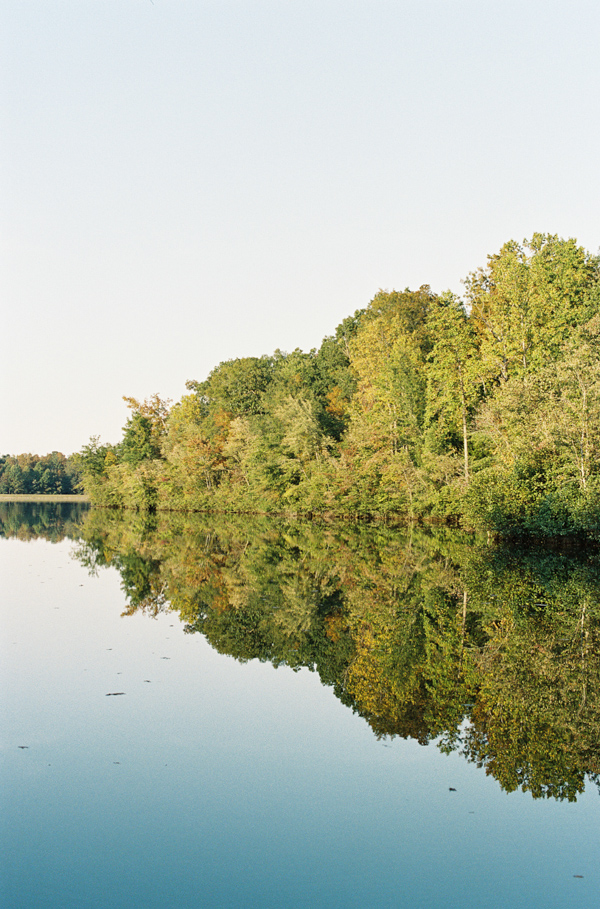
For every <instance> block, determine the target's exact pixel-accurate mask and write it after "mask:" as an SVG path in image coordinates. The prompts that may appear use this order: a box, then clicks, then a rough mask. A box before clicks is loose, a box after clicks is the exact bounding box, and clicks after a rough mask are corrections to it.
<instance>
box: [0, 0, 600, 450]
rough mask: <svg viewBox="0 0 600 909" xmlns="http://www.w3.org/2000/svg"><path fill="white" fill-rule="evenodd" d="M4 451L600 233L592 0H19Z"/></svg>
mask: <svg viewBox="0 0 600 909" xmlns="http://www.w3.org/2000/svg"><path fill="white" fill-rule="evenodd" d="M0 59H1V62H0V83H1V86H2V87H1V88H0V111H1V113H0V118H1V129H0V193H1V199H2V202H1V205H0V230H1V233H2V243H1V262H0V268H1V271H0V293H1V298H2V321H1V326H2V330H1V337H2V355H1V363H2V369H1V376H2V378H1V382H2V399H1V408H2V409H1V414H2V417H1V419H0V454H17V453H21V452H32V453H37V454H46V453H47V452H50V451H52V450H58V451H62V452H63V453H65V454H70V453H71V452H73V451H77V450H79V449H81V447H82V446H83V445H84V444H86V443H87V442H88V440H89V438H90V437H91V436H100V439H101V442H113V443H114V442H117V441H118V440H119V439H120V437H121V429H122V426H123V424H124V423H125V421H126V419H127V415H128V413H129V411H128V409H127V405H126V404H125V403H124V402H123V400H122V396H123V395H128V396H133V397H136V398H138V399H143V398H146V397H149V396H151V395H152V394H154V393H158V394H160V395H161V397H166V398H171V399H173V400H178V399H180V398H181V396H182V395H183V394H185V393H186V389H185V382H186V380H202V379H204V378H206V376H207V375H208V374H209V373H210V371H211V370H212V369H213V368H214V367H215V366H217V365H218V363H220V362H221V361H223V360H228V359H232V358H235V357H242V356H260V355H261V354H270V353H272V352H273V351H274V350H276V349H280V350H284V351H291V350H294V349H295V348H297V347H299V348H301V349H302V350H310V349H311V348H314V347H318V346H319V345H320V343H321V341H322V339H323V338H324V337H325V336H327V335H331V334H333V333H334V331H335V328H336V326H337V325H338V324H339V323H340V322H341V321H342V319H344V318H345V317H346V316H347V315H350V314H351V313H353V312H354V311H355V310H356V309H359V308H362V307H364V306H366V305H367V304H368V302H369V300H370V299H372V297H373V296H374V295H375V293H377V291H378V290H379V289H380V288H383V289H385V290H392V289H404V288H405V287H410V288H413V289H414V288H418V287H419V286H421V285H422V284H429V285H430V286H431V288H432V289H433V290H434V291H436V292H441V291H443V290H446V289H451V290H453V291H454V292H456V293H458V294H461V292H462V290H463V285H462V283H461V282H462V281H463V280H464V278H465V277H466V276H467V275H468V274H469V272H471V271H473V270H475V269H477V268H479V267H480V266H485V264H486V261H487V256H488V255H491V254H493V253H495V252H497V251H498V250H499V249H500V247H501V246H502V244H503V243H505V242H507V241H508V240H510V239H515V240H518V241H522V240H523V239H525V238H530V237H531V236H532V234H533V233H534V232H536V231H540V232H544V233H551V234H558V235H559V236H561V237H565V238H566V237H576V238H577V240H578V241H579V243H580V244H581V245H582V246H584V247H585V248H586V249H587V250H589V251H590V252H592V253H598V251H599V247H600V111H599V109H598V106H599V101H598V99H599V98H600V3H598V0H569V2H564V0H521V2H518V3H515V2H502V0H499V2H496V0H490V2H485V0H465V2H462V0H414V2H413V0H410V2H407V0H314V2H313V0H218V2H216V0H215V2H212V0H43V2H42V0H19V2H18V3H16V2H15V0H0Z"/></svg>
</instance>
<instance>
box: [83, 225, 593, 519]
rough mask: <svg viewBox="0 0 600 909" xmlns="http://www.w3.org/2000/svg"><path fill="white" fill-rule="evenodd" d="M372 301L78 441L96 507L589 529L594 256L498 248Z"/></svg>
mask: <svg viewBox="0 0 600 909" xmlns="http://www.w3.org/2000/svg"><path fill="white" fill-rule="evenodd" d="M464 285H465V293H464V299H463V298H459V297H458V296H457V295H455V294H453V293H450V292H447V293H443V294H435V293H433V292H432V290H431V289H430V287H429V286H422V287H420V288H419V289H418V290H416V291H415V290H409V289H406V290H404V291H395V290H394V291H383V290H382V291H379V292H378V293H377V294H376V295H375V297H374V298H373V299H372V300H371V302H370V303H369V305H368V306H367V307H365V308H364V309H362V310H358V311H357V312H355V313H354V315H352V316H349V317H348V318H346V319H345V320H344V321H343V322H342V323H341V324H340V325H339V326H338V328H337V329H336V332H335V334H334V335H333V336H331V337H327V338H325V339H324V340H323V342H322V344H321V346H320V347H319V348H318V349H314V350H311V351H310V352H308V353H305V352H303V351H301V350H299V349H297V350H294V351H292V352H291V353H285V352H282V351H279V350H277V351H275V353H274V354H272V355H269V356H267V355H265V356H260V357H243V358H239V359H235V360H229V361H226V362H223V363H221V364H219V365H218V366H217V367H216V368H215V369H213V370H212V372H211V373H210V375H209V376H208V377H207V378H206V379H205V380H203V381H190V382H188V383H187V390H188V393H187V394H186V395H184V396H183V398H182V399H181V400H180V401H179V402H177V403H176V404H174V405H172V403H171V402H170V401H166V400H163V399H161V398H160V397H159V396H158V395H154V396H152V397H150V398H148V399H147V400H145V401H143V402H140V401H137V400H135V399H134V398H126V399H125V400H126V401H127V403H128V405H129V407H130V409H131V414H130V417H129V419H128V420H127V423H126V425H125V427H124V431H123V438H122V440H121V441H120V442H119V443H118V444H117V445H101V444H100V442H99V440H98V439H97V438H94V439H92V440H90V443H89V444H88V445H86V446H85V447H84V449H83V451H82V452H81V453H80V464H81V469H82V472H83V477H84V486H85V490H86V492H88V493H89V494H90V496H91V498H92V501H93V502H95V503H96V504H99V505H105V506H114V507H126V508H135V509H141V510H145V511H153V510H156V509H158V510H163V509H164V510H180V511H203V510H213V511H222V512H235V511H237V512H264V513H295V514H311V513H312V514H314V513H330V514H335V515H340V516H359V517H368V516H373V515H377V516H382V517H384V518H386V519H392V518H396V519H398V518H410V519H429V520H438V521H447V522H456V523H461V524H462V525H463V526H465V527H470V528H479V529H485V530H488V531H491V532H494V533H496V534H500V535H519V534H533V535H548V534H577V533H581V534H587V535H590V536H596V535H597V534H598V532H599V530H600V508H599V505H600V467H599V465H600V356H599V354H600V257H598V256H596V255H592V254H590V253H589V252H587V251H586V250H585V249H583V248H582V247H581V246H579V245H578V244H577V242H576V241H575V240H573V239H569V240H563V239H561V238H559V237H557V236H553V235H549V234H535V235H534V236H533V237H532V238H531V240H525V241H523V243H517V242H515V241H510V242H508V243H506V244H505V245H504V246H503V247H502V248H501V250H500V251H499V252H498V253H497V254H494V255H491V256H489V257H488V261H487V264H486V265H485V266H484V267H481V268H479V269H477V270H476V271H474V272H472V273H471V274H470V275H469V276H468V277H467V278H466V280H465V282H464Z"/></svg>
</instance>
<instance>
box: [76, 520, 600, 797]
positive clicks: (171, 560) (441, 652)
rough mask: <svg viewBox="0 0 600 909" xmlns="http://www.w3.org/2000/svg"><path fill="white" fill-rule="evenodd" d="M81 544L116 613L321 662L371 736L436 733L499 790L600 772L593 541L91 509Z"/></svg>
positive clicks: (314, 664)
mask: <svg viewBox="0 0 600 909" xmlns="http://www.w3.org/2000/svg"><path fill="white" fill-rule="evenodd" d="M78 533H79V536H80V539H79V541H78V542H77V544H76V557H77V558H78V559H79V560H80V561H81V562H82V563H83V564H85V565H86V566H87V567H88V569H89V570H90V571H97V570H99V569H100V568H101V567H103V566H109V565H111V566H114V567H116V568H117V569H118V571H119V572H120V575H121V578H122V586H123V590H124V591H125V593H126V596H127V604H128V605H127V608H126V610H125V614H126V615H131V614H132V613H134V612H136V611H143V612H145V613H147V614H149V615H151V616H153V615H154V616H155V615H157V614H158V613H159V612H163V611H166V610H169V611H173V612H176V613H178V615H179V617H180V619H181V621H182V622H183V623H184V626H185V631H186V632H187V633H190V634H192V633H196V632H199V633H201V634H203V635H205V636H206V638H207V640H208V641H209V642H210V644H211V645H212V646H213V647H214V648H215V649H216V650H218V651H219V652H221V653H224V654H230V655H231V656H234V657H235V658H236V659H237V660H240V661H242V662H244V661H248V660H252V659H258V660H261V661H268V662H271V663H272V664H273V665H275V666H279V665H283V664H285V665H287V666H290V667H292V668H293V669H298V668H300V667H308V668H310V669H311V670H313V671H316V672H317V673H318V674H319V676H320V678H321V680H322V682H323V684H325V685H329V686H332V687H333V689H334V691H335V694H336V695H337V697H338V698H339V699H340V700H341V701H342V702H343V703H344V704H346V705H348V706H349V707H350V708H351V709H352V710H354V711H355V712H356V713H358V714H360V715H361V716H362V717H364V719H365V720H366V721H367V722H368V723H369V725H370V726H371V728H372V729H373V732H374V733H375V734H376V735H377V736H379V737H385V736H401V737H404V738H408V737H410V738H414V739H416V740H417V741H418V742H420V743H422V744H426V743H428V742H430V741H432V740H435V741H436V742H437V744H438V746H439V747H440V748H441V749H442V750H444V751H447V752H450V751H455V750H457V751H459V752H461V753H462V754H463V755H464V756H465V758H466V759H467V760H469V761H472V762H475V763H476V764H477V765H479V766H480V767H482V768H484V769H485V771H486V773H488V774H490V775H492V776H493V777H494V778H495V779H497V780H498V782H499V783H500V785H501V786H502V787H503V788H504V789H505V790H507V791H512V790H516V789H521V790H527V791H530V792H531V794H532V795H533V797H534V798H539V797H551V798H556V799H569V800H575V799H576V798H577V795H578V793H580V792H581V791H582V790H583V788H584V785H585V781H586V779H591V780H593V781H594V782H595V783H596V784H597V783H598V775H599V773H600V697H599V692H600V630H599V619H600V606H599V602H600V570H599V569H598V567H597V565H596V561H595V556H594V554H591V553H586V552H577V553H561V552H548V551H545V552H542V553H540V552H534V551H516V550H515V549H508V548H494V547H491V546H488V545H486V544H485V543H483V542H481V541H480V542H478V541H477V540H475V539H474V538H473V537H470V536H467V535H462V534H460V533H458V532H453V531H449V530H447V529H445V530H443V531H441V532H433V531H431V530H424V529H418V528H408V529H404V530H397V529H390V528H387V527H385V526H365V525H359V526H355V525H351V524H340V523H336V524H335V525H334V524H328V523H326V522H323V523H315V522H313V523H308V522H307V523H304V522H285V521H277V520H272V519H261V518H256V517H253V518H251V519H248V518H243V517H238V518H233V519H229V518H228V519H226V520H225V519H221V518H219V517H218V516H214V515H211V516H206V515H205V516H193V515H170V516H169V515H164V514H161V515H158V516H155V517H153V518H152V519H151V520H150V521H148V519H147V518H145V517H144V516H143V515H139V514H136V515H130V516H129V517H127V518H123V516H122V514H119V513H115V512H111V511H95V510H93V509H92V510H91V511H89V512H88V513H87V514H86V516H85V520H84V522H83V525H82V527H81V529H80V530H79V531H78Z"/></svg>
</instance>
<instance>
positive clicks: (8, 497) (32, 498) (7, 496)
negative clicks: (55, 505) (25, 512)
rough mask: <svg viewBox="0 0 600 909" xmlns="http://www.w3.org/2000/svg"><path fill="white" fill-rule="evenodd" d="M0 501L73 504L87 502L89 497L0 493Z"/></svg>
mask: <svg viewBox="0 0 600 909" xmlns="http://www.w3.org/2000/svg"><path fill="white" fill-rule="evenodd" d="M0 502H20V503H22V504H24V505H26V504H27V503H28V502H40V503H44V502H48V503H50V502H73V504H75V505H76V504H77V503H79V504H81V505H83V504H89V502H90V497H89V496H87V495H59V494H56V495H53V494H48V495H31V494H24V495H18V494H16V493H2V494H0Z"/></svg>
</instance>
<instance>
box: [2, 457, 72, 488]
mask: <svg viewBox="0 0 600 909" xmlns="http://www.w3.org/2000/svg"><path fill="white" fill-rule="evenodd" d="M78 460H79V459H78V457H77V456H72V457H65V455H64V454H62V453H61V452H60V451H53V452H51V453H50V454H47V455H42V456H40V455H35V454H19V455H0V493H5V494H6V493H9V494H16V495H33V494H36V495H48V494H61V495H72V494H75V493H77V492H80V491H81V489H80V484H81V474H80V471H79V466H78Z"/></svg>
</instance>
